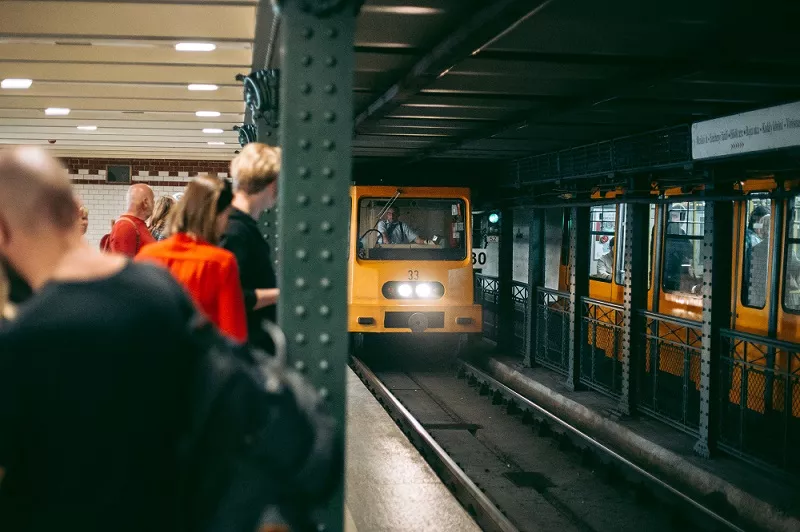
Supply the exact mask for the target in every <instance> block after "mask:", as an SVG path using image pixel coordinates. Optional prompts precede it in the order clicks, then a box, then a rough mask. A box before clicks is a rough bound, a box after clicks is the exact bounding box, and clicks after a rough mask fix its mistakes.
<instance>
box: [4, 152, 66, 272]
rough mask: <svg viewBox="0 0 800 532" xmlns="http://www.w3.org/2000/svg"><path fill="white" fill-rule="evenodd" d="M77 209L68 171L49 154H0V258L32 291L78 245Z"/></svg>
mask: <svg viewBox="0 0 800 532" xmlns="http://www.w3.org/2000/svg"><path fill="white" fill-rule="evenodd" d="M78 207H79V206H78V203H77V201H76V200H75V196H74V195H73V191H72V185H71V184H70V182H69V178H68V176H67V172H66V170H65V169H64V167H63V166H61V165H60V164H59V163H58V162H57V161H56V159H54V158H53V157H51V156H50V155H48V154H47V153H46V152H45V151H44V150H42V149H40V148H33V147H18V148H11V149H5V150H0V256H2V257H3V258H5V259H6V260H7V261H8V263H9V264H10V265H11V267H13V268H14V270H15V271H16V272H17V273H19V275H20V276H21V277H22V278H23V279H25V280H26V281H27V282H28V283H29V284H31V286H38V285H41V283H43V282H44V281H46V275H44V273H45V272H48V271H49V270H50V269H52V267H53V263H54V262H55V261H57V260H58V259H59V258H60V256H61V255H63V254H64V253H66V252H67V251H68V250H69V249H71V248H72V247H73V246H76V245H78V244H79V242H80V239H79V238H78V223H79V219H80V215H79V212H80V211H79V209H78Z"/></svg>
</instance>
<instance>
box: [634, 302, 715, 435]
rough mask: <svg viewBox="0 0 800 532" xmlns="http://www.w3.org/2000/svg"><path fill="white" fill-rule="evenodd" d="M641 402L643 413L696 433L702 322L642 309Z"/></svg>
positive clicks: (698, 406)
mask: <svg viewBox="0 0 800 532" xmlns="http://www.w3.org/2000/svg"><path fill="white" fill-rule="evenodd" d="M642 315H643V316H644V318H645V320H646V327H645V331H644V333H643V334H641V340H642V346H643V347H644V357H643V358H642V359H641V363H640V367H639V368H638V370H639V372H640V379H639V387H638V405H639V408H640V409H641V410H643V411H644V412H646V413H648V414H650V415H652V416H654V417H656V418H659V419H661V420H662V421H665V422H667V423H669V424H671V425H673V426H675V427H677V428H679V429H681V430H684V431H686V432H689V433H692V434H696V433H697V431H698V426H699V423H700V350H701V338H702V336H701V334H702V327H703V324H702V323H700V322H697V321H692V320H685V319H681V318H675V317H672V316H665V315H663V314H656V313H654V312H642Z"/></svg>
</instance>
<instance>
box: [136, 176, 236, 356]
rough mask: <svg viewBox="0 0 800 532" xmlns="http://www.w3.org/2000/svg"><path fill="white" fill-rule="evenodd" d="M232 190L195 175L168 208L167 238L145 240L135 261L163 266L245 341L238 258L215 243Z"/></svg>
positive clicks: (219, 322)
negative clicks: (158, 240)
mask: <svg viewBox="0 0 800 532" xmlns="http://www.w3.org/2000/svg"><path fill="white" fill-rule="evenodd" d="M232 199H233V193H232V192H231V185H230V183H228V182H227V181H224V180H221V179H216V178H212V177H198V178H195V179H194V180H192V181H191V182H190V183H189V185H188V186H187V187H186V192H185V194H184V195H183V197H182V198H181V199H180V201H179V202H178V204H177V205H176V206H175V207H174V209H173V210H172V212H170V215H169V218H168V220H167V233H168V234H169V235H170V236H169V238H167V239H166V240H162V241H160V242H156V243H154V244H149V245H146V246H144V247H143V248H142V249H141V251H139V253H138V254H137V255H136V260H138V261H150V262H155V263H158V264H161V265H163V266H166V267H167V269H169V271H170V272H172V275H173V276H174V277H175V278H176V279H177V280H178V281H179V282H180V283H181V284H182V285H183V286H184V287H185V288H186V290H187V291H188V292H189V294H190V295H191V296H192V299H193V300H194V302H195V305H196V306H197V308H198V309H199V310H201V311H202V312H203V313H204V314H205V315H206V316H207V317H208V318H209V319H210V320H211V321H212V322H213V323H214V324H216V325H217V327H219V329H220V330H221V331H222V332H223V333H225V334H227V335H228V336H230V337H231V338H233V339H234V340H237V341H239V342H242V343H244V342H246V341H247V318H246V315H245V308H244V296H243V294H242V287H241V283H240V281H239V267H238V265H237V264H236V258H235V257H234V255H233V253H231V252H230V251H228V250H225V249H222V248H220V247H217V246H216V244H217V242H218V241H219V238H220V236H221V234H222V231H223V230H224V228H225V226H226V225H227V223H228V214H229V213H230V210H231V201H232Z"/></svg>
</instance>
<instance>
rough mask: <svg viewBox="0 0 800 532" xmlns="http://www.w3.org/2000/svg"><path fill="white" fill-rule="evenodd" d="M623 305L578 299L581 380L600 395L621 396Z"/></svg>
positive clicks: (585, 298) (587, 298) (590, 299)
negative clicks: (579, 300)
mask: <svg viewBox="0 0 800 532" xmlns="http://www.w3.org/2000/svg"><path fill="white" fill-rule="evenodd" d="M624 320H625V312H624V309H623V307H622V305H616V304H614V303H609V302H608V301H601V300H598V299H592V298H589V297H583V298H581V337H582V338H583V341H582V342H581V362H580V381H581V382H582V383H583V384H585V385H586V386H588V387H590V388H593V389H595V390H597V391H599V392H602V393H605V394H608V395H611V396H613V397H620V396H621V395H622V355H623V346H622V340H623V336H624V335H623V324H624Z"/></svg>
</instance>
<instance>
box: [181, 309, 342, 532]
mask: <svg viewBox="0 0 800 532" xmlns="http://www.w3.org/2000/svg"><path fill="white" fill-rule="evenodd" d="M267 328H268V329H267V330H268V332H269V333H270V335H271V336H273V340H274V341H275V342H276V351H277V352H278V354H277V355H276V356H274V357H267V356H266V355H264V354H263V353H260V352H258V351H255V350H253V349H250V348H247V347H242V346H238V345H236V344H234V343H233V342H231V341H229V340H227V339H226V338H225V337H223V336H222V335H221V334H219V333H218V332H217V331H216V329H215V328H214V327H213V326H212V325H211V324H210V323H208V322H207V321H205V320H203V319H202V318H198V319H197V320H196V321H195V322H194V323H192V325H191V327H190V336H191V341H192V342H193V343H194V344H195V346H196V348H197V350H196V351H197V352H198V353H199V354H200V356H199V357H198V358H197V359H196V360H195V363H194V367H193V368H192V378H191V380H190V387H191V389H190V390H189V394H188V399H189V409H190V412H191V416H190V427H189V429H188V431H187V435H186V437H185V438H184V440H183V442H182V443H181V445H180V449H179V456H180V464H181V466H182V474H181V477H182V478H181V483H180V486H181V493H180V499H179V500H180V504H181V508H180V509H179V512H178V515H179V516H181V519H182V520H183V522H182V523H181V525H182V526H180V528H181V529H182V530H185V531H191V532H223V531H224V532H254V531H256V530H257V529H258V528H259V527H260V526H261V525H264V524H267V523H274V520H273V519H274V516H275V515H276V510H277V513H278V514H279V515H280V516H281V517H282V519H283V520H284V523H283V524H287V525H289V528H290V529H291V530H293V531H294V530H298V531H299V530H315V527H313V526H312V523H311V522H310V520H309V519H308V516H309V514H310V510H311V508H312V507H314V506H315V505H316V504H320V503H322V502H324V501H325V500H326V499H327V498H328V497H329V496H330V495H331V494H332V492H333V490H334V488H335V487H336V485H337V484H338V480H339V479H340V478H341V475H342V473H343V468H342V466H343V464H342V460H341V458H340V457H341V456H342V454H341V453H342V449H343V442H342V438H341V433H340V432H339V431H338V430H337V426H336V423H335V420H334V419H333V418H332V417H331V416H330V415H328V414H326V413H325V412H324V411H323V409H322V408H321V403H320V401H319V399H318V397H317V394H316V392H315V390H314V389H313V388H312V387H311V386H310V385H309V384H308V383H307V382H305V381H304V380H303V379H302V378H301V377H300V376H299V375H297V374H296V373H293V372H289V371H287V370H286V368H285V339H284V338H283V337H282V333H280V329H278V328H277V326H275V325H273V324H267ZM276 333H277V334H276ZM281 352H282V353H281ZM265 519H267V521H266V522H265V521H264V520H265Z"/></svg>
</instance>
